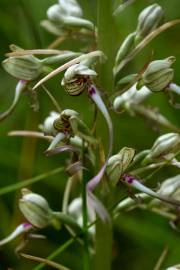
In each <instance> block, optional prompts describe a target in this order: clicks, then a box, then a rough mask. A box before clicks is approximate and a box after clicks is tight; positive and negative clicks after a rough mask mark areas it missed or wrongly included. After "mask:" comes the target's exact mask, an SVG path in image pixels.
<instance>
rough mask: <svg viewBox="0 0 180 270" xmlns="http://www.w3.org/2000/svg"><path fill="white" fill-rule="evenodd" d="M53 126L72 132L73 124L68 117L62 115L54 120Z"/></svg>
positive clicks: (65, 131) (59, 129)
mask: <svg viewBox="0 0 180 270" xmlns="http://www.w3.org/2000/svg"><path fill="white" fill-rule="evenodd" d="M53 126H54V128H55V129H56V130H57V131H58V132H63V133H69V134H70V133H71V125H70V123H69V121H68V117H65V116H60V117H59V118H57V119H56V120H55V121H54V123H53Z"/></svg>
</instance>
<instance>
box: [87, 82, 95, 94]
mask: <svg viewBox="0 0 180 270" xmlns="http://www.w3.org/2000/svg"><path fill="white" fill-rule="evenodd" d="M88 92H89V94H90V95H91V96H92V95H94V94H96V89H95V88H94V86H93V85H91V86H90V87H89V88H88Z"/></svg>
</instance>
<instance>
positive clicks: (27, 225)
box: [0, 223, 33, 246]
mask: <svg viewBox="0 0 180 270" xmlns="http://www.w3.org/2000/svg"><path fill="white" fill-rule="evenodd" d="M32 229H33V226H32V225H31V224H30V223H22V224H20V225H19V226H18V227H17V228H16V229H15V230H14V231H13V232H12V233H11V234H10V235H9V236H7V237H6V238H5V239H3V240H1V241H0V246H2V245H5V244H7V243H9V242H10V241H12V240H13V239H15V238H16V237H18V236H19V235H21V234H23V233H26V232H28V231H30V230H32Z"/></svg>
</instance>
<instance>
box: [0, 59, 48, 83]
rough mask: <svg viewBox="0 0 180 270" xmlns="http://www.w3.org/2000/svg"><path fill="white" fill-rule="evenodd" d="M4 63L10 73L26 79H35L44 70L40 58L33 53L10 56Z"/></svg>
mask: <svg viewBox="0 0 180 270" xmlns="http://www.w3.org/2000/svg"><path fill="white" fill-rule="evenodd" d="M2 65H3V67H4V69H5V70H6V71H7V72H8V73H9V74H10V75H12V76H13V77H15V78H17V79H21V80H25V81H32V80H35V79H36V78H38V77H39V76H40V75H41V73H42V72H43V65H42V64H41V62H40V60H39V59H37V58H36V57H34V56H32V55H28V56H19V57H9V58H7V59H6V60H4V61H3V62H2Z"/></svg>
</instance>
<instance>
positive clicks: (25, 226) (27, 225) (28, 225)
mask: <svg viewBox="0 0 180 270" xmlns="http://www.w3.org/2000/svg"><path fill="white" fill-rule="evenodd" d="M31 226H32V225H31V224H29V223H27V222H26V223H23V227H24V229H28V228H30V227H31Z"/></svg>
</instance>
